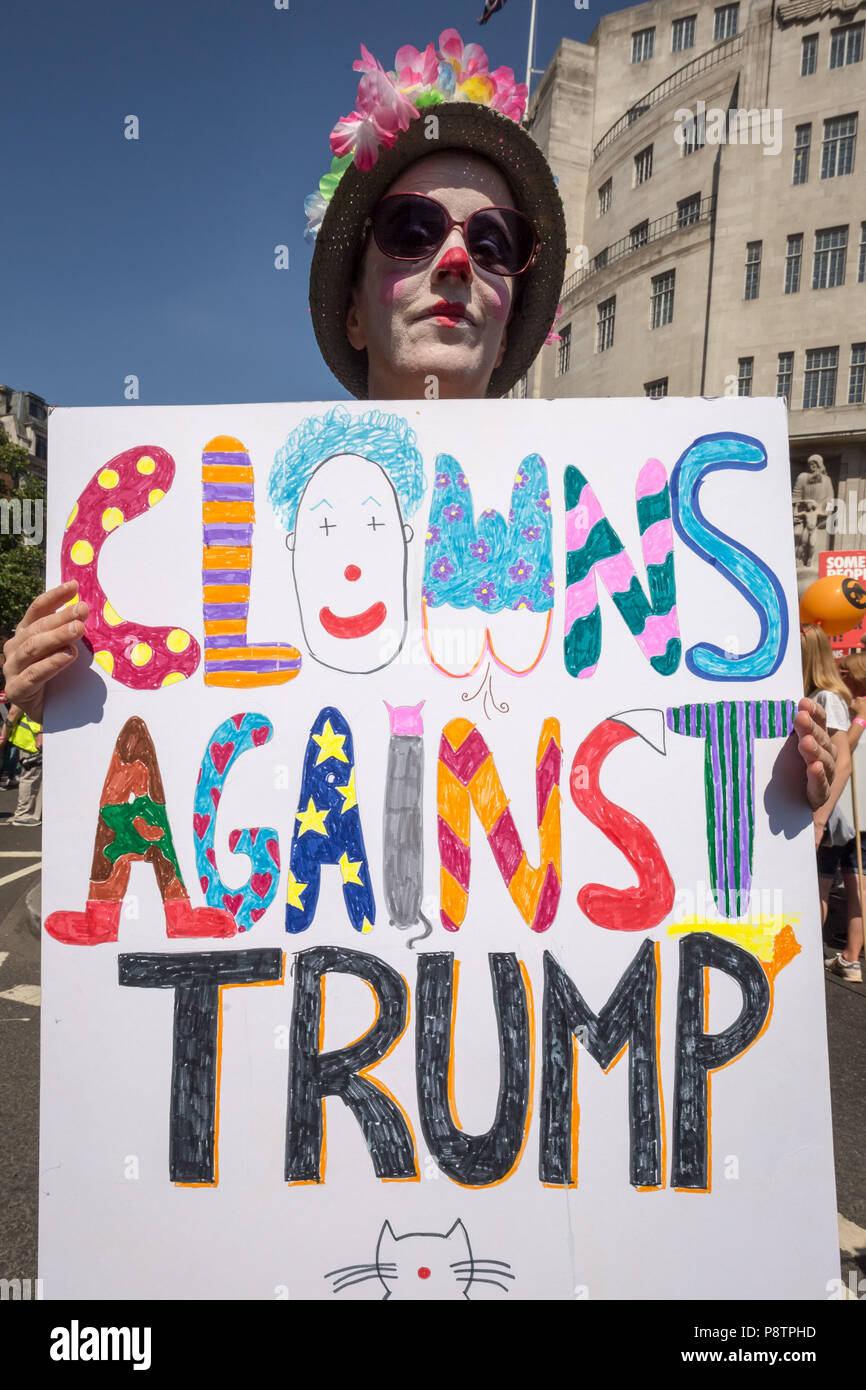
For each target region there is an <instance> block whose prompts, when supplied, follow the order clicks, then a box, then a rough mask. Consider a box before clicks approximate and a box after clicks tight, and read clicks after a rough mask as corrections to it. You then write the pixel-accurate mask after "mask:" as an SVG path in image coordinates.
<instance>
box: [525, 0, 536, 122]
mask: <svg viewBox="0 0 866 1390" xmlns="http://www.w3.org/2000/svg"><path fill="white" fill-rule="evenodd" d="M536 4H537V0H532V14H531V15H530V18H529V47H528V49H527V52H526V100H527V103H528V101H529V88H530V85H531V83H532V65H533V62H534V59H535V9H536Z"/></svg>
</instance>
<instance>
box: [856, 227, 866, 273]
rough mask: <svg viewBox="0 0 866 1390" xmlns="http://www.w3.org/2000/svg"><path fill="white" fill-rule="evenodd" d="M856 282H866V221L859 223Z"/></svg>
mask: <svg viewBox="0 0 866 1390" xmlns="http://www.w3.org/2000/svg"><path fill="white" fill-rule="evenodd" d="M857 283H858V284H859V285H862V284H864V283H866V222H861V223H860V263H859V265H858V266H857Z"/></svg>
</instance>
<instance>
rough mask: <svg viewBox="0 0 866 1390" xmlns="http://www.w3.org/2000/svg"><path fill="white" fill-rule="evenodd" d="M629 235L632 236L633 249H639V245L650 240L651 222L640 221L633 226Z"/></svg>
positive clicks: (643, 244)
mask: <svg viewBox="0 0 866 1390" xmlns="http://www.w3.org/2000/svg"><path fill="white" fill-rule="evenodd" d="M629 236H630V237H631V249H632V251H637V250H638V248H639V247H641V246H646V244H647V242H648V241H649V222H638V224H637V226H636V227H632V229H631V231H630V232H629Z"/></svg>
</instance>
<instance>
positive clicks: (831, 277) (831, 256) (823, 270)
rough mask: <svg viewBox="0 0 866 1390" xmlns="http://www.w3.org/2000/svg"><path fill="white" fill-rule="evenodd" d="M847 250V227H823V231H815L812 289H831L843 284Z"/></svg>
mask: <svg viewBox="0 0 866 1390" xmlns="http://www.w3.org/2000/svg"><path fill="white" fill-rule="evenodd" d="M847 251H848V228H847V227H825V228H824V230H823V231H820V232H816V233H815V258H814V261H813V263H812V289H813V290H832V289H833V288H834V287H835V286H836V285H844V283H845V256H846V254H847Z"/></svg>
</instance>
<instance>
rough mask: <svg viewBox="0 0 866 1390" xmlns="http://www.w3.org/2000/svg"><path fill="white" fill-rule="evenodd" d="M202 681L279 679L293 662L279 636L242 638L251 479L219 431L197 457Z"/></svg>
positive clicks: (236, 683)
mask: <svg viewBox="0 0 866 1390" xmlns="http://www.w3.org/2000/svg"><path fill="white" fill-rule="evenodd" d="M201 464H202V467H201V479H202V508H201V512H202V524H203V532H204V534H203V539H204V549H203V551H202V571H201V583H202V598H203V604H204V631H205V638H206V643H205V653H204V683H205V685H222V686H233V687H235V688H238V687H243V688H244V689H245V690H248V689H249V688H250V687H251V686H258V685H285V683H286V681H290V680H292V678H293V677H294V676H296V675H297V674H298V672H299V670H300V669H301V654H300V652H299V651H298V649H297V647H292V646H290V645H289V644H288V643H286V642H267V643H265V644H263V645H262V646H253V645H252V644H251V643H250V642H248V641H247V613H248V611H249V606H250V576H251V573H252V564H253V551H252V545H253V523H254V521H255V519H256V514H255V510H254V507H253V500H254V493H255V487H254V479H253V466H252V463H251V462H250V456H249V454H248V453H247V452H246V450H245V449H244V446H243V444H242V443H241V441H240V440H239V439H234V438H233V437H232V436H231V435H219V436H218V437H217V438H216V439H212V440H211V441H210V443H209V444H208V445H207V446H206V448H205V451H204V453H203V454H202V456H201Z"/></svg>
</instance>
